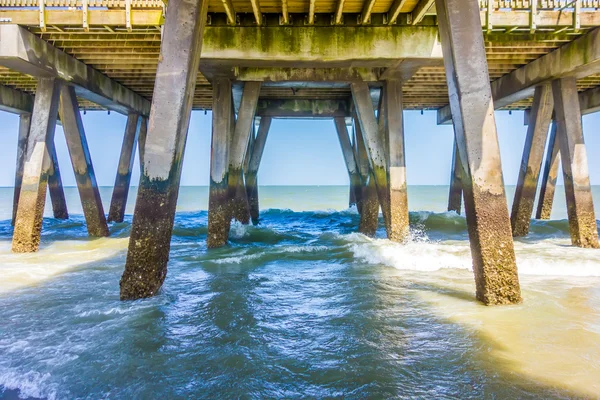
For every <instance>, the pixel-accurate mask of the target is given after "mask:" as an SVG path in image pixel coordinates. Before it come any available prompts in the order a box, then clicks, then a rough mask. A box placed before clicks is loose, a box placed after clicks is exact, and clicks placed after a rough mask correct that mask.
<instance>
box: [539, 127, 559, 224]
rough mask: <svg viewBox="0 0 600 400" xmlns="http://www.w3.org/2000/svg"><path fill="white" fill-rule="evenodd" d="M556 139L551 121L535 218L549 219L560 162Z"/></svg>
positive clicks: (554, 128)
mask: <svg viewBox="0 0 600 400" xmlns="http://www.w3.org/2000/svg"><path fill="white" fill-rule="evenodd" d="M558 147H559V146H558V140H556V122H555V121H552V127H551V128H550V137H549V138H548V148H547V150H546V161H545V162H544V173H543V174H542V185H541V187H540V195H539V198H538V207H537V211H536V213H535V218H536V219H550V214H551V213H552V203H553V202H554V191H555V189H556V178H557V176H558V165H559V164H560V152H559V151H558Z"/></svg>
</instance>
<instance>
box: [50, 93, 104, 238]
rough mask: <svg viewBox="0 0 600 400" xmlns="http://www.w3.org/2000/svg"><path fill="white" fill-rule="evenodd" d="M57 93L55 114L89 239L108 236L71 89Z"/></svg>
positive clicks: (77, 108) (83, 132) (75, 100)
mask: <svg viewBox="0 0 600 400" xmlns="http://www.w3.org/2000/svg"><path fill="white" fill-rule="evenodd" d="M60 92H61V95H60V105H59V114H60V119H61V121H62V124H63V130H64V132H65V138H66V140H67V147H68V149H69V155H70V157H71V164H72V165H73V171H74V172H75V180H76V181H77V189H78V190H79V197H80V198H81V206H82V208H83V214H84V216H85V222H86V225H87V230H88V233H89V235H90V236H96V237H101V236H108V225H107V223H106V216H105V215H104V207H103V206H102V199H101V198H100V192H99V191H98V184H97V183H96V174H95V173H94V166H93V164H92V158H91V156H90V150H89V148H88V143H87V138H86V136H85V130H84V127H83V122H82V121H81V115H80V113H79V105H78V104H77V97H76V95H75V89H74V88H73V87H72V86H66V85H63V86H62V87H61V90H60Z"/></svg>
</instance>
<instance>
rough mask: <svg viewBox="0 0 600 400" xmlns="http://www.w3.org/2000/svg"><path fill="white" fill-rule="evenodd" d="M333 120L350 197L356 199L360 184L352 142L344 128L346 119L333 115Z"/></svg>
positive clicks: (358, 195)
mask: <svg viewBox="0 0 600 400" xmlns="http://www.w3.org/2000/svg"><path fill="white" fill-rule="evenodd" d="M333 122H334V124H335V130H336V132H337V135H338V140H339V142H340V147H341V149H342V155H343V156H344V162H345V164H346V170H347V171H348V177H349V178H350V198H351V199H352V197H354V199H357V198H360V191H361V190H362V184H361V178H360V173H359V172H358V167H357V165H356V159H355V158H354V150H353V149H352V143H350V137H349V136H348V129H347V128H346V119H345V118H344V117H335V118H334V119H333ZM355 201H356V200H355Z"/></svg>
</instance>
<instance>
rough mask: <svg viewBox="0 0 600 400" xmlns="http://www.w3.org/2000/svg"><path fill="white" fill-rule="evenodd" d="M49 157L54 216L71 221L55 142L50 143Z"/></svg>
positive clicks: (49, 177)
mask: <svg viewBox="0 0 600 400" xmlns="http://www.w3.org/2000/svg"><path fill="white" fill-rule="evenodd" d="M47 149H48V155H49V156H50V170H49V172H48V190H49V191H50V202H51V203H52V214H53V215H54V218H55V219H69V211H68V210H67V200H66V199H65V190H64V188H63V184H62V178H61V176H60V168H59V166H58V157H57V155H56V147H55V146H54V141H52V142H50V143H48V147H47Z"/></svg>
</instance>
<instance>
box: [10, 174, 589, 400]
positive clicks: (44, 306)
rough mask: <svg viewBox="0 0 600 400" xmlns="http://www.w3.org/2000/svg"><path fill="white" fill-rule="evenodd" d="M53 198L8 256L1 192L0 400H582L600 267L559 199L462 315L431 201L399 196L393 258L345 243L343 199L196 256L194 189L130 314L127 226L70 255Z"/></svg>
mask: <svg viewBox="0 0 600 400" xmlns="http://www.w3.org/2000/svg"><path fill="white" fill-rule="evenodd" d="M66 191H67V197H68V203H69V207H70V212H71V214H72V218H71V219H70V220H68V221H58V220H54V219H52V218H47V219H45V221H44V228H43V236H42V246H41V249H40V251H39V252H38V253H36V254H28V255H16V254H11V252H10V239H11V233H12V228H11V227H10V221H9V217H10V205H11V199H12V189H0V220H1V222H0V260H1V262H0V264H1V265H0V274H1V276H2V279H1V280H0V310H2V318H1V319H0V398H4V399H12V398H16V397H17V396H22V397H29V398H48V399H59V398H60V399H63V398H90V399H98V398H128V399H129V398H189V397H195V398H238V397H242V398H284V397H285V398H298V397H310V398H325V397H328V398H330V397H345V398H391V397H395V398H409V397H410V398H436V399H442V398H456V397H460V398H529V397H545V398H574V397H583V398H596V397H599V396H600V251H598V250H587V249H578V248H574V247H571V246H570V239H569V235H568V223H567V221H566V220H564V218H565V217H566V213H565V206H564V195H563V191H562V188H560V187H559V188H558V190H557V196H556V206H555V211H554V214H553V216H552V217H553V220H552V221H549V222H540V221H534V222H533V225H532V233H531V234H530V235H529V236H528V237H527V238H525V239H521V240H518V241H516V243H515V246H516V252H517V260H518V265H519V275H520V279H521V285H522V289H523V298H524V303H523V304H522V305H518V306H510V307H485V306H482V305H480V304H479V303H477V302H476V301H475V300H474V280H473V274H472V271H471V258H470V251H469V243H468V238H467V232H466V223H465V220H464V218H463V217H461V216H458V215H456V214H454V213H444V212H443V210H444V207H445V204H446V196H447V187H444V186H437V187H410V188H409V193H410V198H409V202H410V207H411V210H429V211H415V212H411V215H410V217H411V229H412V236H413V237H412V239H411V241H410V242H409V243H408V244H404V245H401V244H395V243H391V242H389V241H387V240H385V239H383V236H384V232H383V226H382V224H381V223H380V228H379V232H378V236H379V237H378V238H375V239H370V238H367V237H365V236H363V235H360V234H357V233H355V231H356V227H357V225H358V215H357V213H356V211H355V210H352V209H350V210H345V207H346V206H347V196H348V189H347V188H346V187H263V188H261V189H260V193H261V206H262V207H263V208H264V209H268V210H265V211H263V212H262V220H261V221H262V222H261V224H260V225H259V226H257V227H252V226H250V227H248V226H241V225H238V224H234V225H233V227H232V232H231V244H230V245H229V246H227V247H225V248H222V249H217V250H210V251H207V249H206V245H205V239H206V222H207V214H206V211H198V210H206V205H207V189H206V188H183V189H182V192H181V195H180V201H179V212H178V214H177V217H176V221H175V229H174V233H173V242H172V248H171V261H170V263H169V273H168V276H167V279H166V281H165V285H164V287H163V290H162V291H161V293H160V294H159V295H158V296H156V297H154V298H152V299H147V300H142V301H135V302H120V301H119V285H118V283H119V278H120V276H121V273H122V272H123V266H124V262H125V252H126V248H127V243H128V234H129V229H130V222H131V216H128V220H127V221H126V222H125V223H122V224H113V225H112V226H111V227H110V230H111V237H110V238H104V239H96V240H91V239H88V238H87V233H86V229H85V224H84V221H83V217H82V216H81V207H80V206H79V205H78V204H77V201H78V198H77V193H76V190H75V189H73V188H68V189H66ZM508 192H509V193H508V196H509V198H511V197H512V190H511V188H509V190H508ZM102 195H103V199H104V200H105V202H106V203H105V207H106V208H107V206H108V204H107V203H108V201H109V199H110V189H108V188H103V192H102ZM594 195H595V198H596V199H600V190H598V188H594ZM130 200H131V201H130V204H129V208H128V212H129V213H131V211H132V205H133V201H134V200H135V193H132V194H131V198H130ZM596 209H597V210H600V204H596ZM307 210H322V211H307ZM334 210H338V211H334ZM47 215H48V216H50V213H49V210H47Z"/></svg>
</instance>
